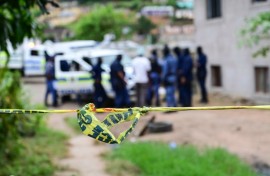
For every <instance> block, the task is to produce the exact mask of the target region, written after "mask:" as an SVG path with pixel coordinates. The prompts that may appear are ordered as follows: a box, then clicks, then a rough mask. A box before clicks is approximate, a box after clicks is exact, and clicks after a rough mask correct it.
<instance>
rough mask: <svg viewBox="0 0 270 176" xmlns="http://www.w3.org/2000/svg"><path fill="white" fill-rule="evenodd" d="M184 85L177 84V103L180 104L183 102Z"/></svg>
mask: <svg viewBox="0 0 270 176" xmlns="http://www.w3.org/2000/svg"><path fill="white" fill-rule="evenodd" d="M184 93H185V92H184V86H183V85H181V84H179V85H178V103H179V104H180V105H183V104H184V99H183V95H184Z"/></svg>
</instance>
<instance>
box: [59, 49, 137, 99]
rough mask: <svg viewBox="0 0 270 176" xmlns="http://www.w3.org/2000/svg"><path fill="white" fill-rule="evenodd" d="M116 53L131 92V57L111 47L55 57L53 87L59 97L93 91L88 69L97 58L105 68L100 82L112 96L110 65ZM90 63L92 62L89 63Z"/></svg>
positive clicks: (132, 82) (132, 83) (90, 68)
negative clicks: (120, 59) (100, 59)
mask: <svg viewBox="0 0 270 176" xmlns="http://www.w3.org/2000/svg"><path fill="white" fill-rule="evenodd" d="M117 55H122V56H123V59H122V64H123V65H124V68H125V72H126V79H127V83H128V85H127V88H128V89H129V92H130V94H133V92H134V91H133V88H134V85H135V83H134V81H133V78H132V77H133V76H132V69H131V67H130V63H131V59H130V58H129V57H128V56H127V55H125V54H124V53H123V52H122V51H121V50H112V49H92V50H89V51H84V52H82V51H81V52H77V53H69V54H65V55H59V56H56V58H55V77H56V83H55V87H56V90H57V92H58V95H59V96H60V97H61V96H63V95H67V94H88V93H89V94H91V93H93V91H94V87H93V83H94V81H93V79H92V75H91V73H90V71H91V70H92V64H93V65H95V64H96V62H97V58H98V57H101V58H102V59H103V64H102V68H103V69H104V70H105V72H103V74H102V84H103V86H104V89H105V91H106V93H107V95H108V96H109V97H111V98H112V97H114V92H113V90H112V87H111V83H110V65H111V63H112V62H113V61H114V60H115V58H116V56H117ZM91 63H92V64H91Z"/></svg>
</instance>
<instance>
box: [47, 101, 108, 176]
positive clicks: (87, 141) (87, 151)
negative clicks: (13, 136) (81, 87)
mask: <svg viewBox="0 0 270 176" xmlns="http://www.w3.org/2000/svg"><path fill="white" fill-rule="evenodd" d="M69 108H76V107H74V105H69V106H67V105H65V106H62V107H61V109H69ZM73 115H74V118H76V114H73ZM70 116H71V115H69V114H68V115H67V114H60V115H59V114H52V115H50V117H49V120H48V124H49V126H50V127H51V128H55V129H57V130H60V131H63V132H64V133H66V134H68V135H69V136H71V138H70V139H69V141H68V144H67V145H68V146H69V147H68V155H67V157H65V158H63V159H61V160H59V161H58V163H57V164H58V165H59V166H60V167H61V168H64V169H63V171H59V172H57V173H56V174H55V175H56V176H71V175H78V176H89V175H93V176H108V174H107V173H105V163H104V161H103V160H102V159H101V156H100V155H101V154H102V153H104V152H105V151H107V150H108V147H107V146H105V145H97V144H96V143H95V141H94V140H92V139H91V138H89V137H87V136H84V135H77V134H75V133H74V132H73V130H72V129H71V128H70V127H69V126H67V124H66V122H65V120H64V119H65V117H70Z"/></svg>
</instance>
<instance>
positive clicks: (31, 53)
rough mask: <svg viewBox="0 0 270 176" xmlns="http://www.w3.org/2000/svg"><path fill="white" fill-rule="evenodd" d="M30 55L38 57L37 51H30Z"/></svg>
mask: <svg viewBox="0 0 270 176" xmlns="http://www.w3.org/2000/svg"><path fill="white" fill-rule="evenodd" d="M30 55H31V56H38V50H31V51H30Z"/></svg>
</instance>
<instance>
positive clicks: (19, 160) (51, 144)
mask: <svg viewBox="0 0 270 176" xmlns="http://www.w3.org/2000/svg"><path fill="white" fill-rule="evenodd" d="M66 140H67V136H66V135H64V134H63V133H60V132H57V131H54V130H52V129H48V128H47V127H45V124H43V125H41V126H40V127H39V128H38V129H37V132H36V135H35V137H34V138H32V137H27V138H22V139H20V151H21V152H18V153H16V155H15V156H14V158H13V159H9V160H5V159H4V158H5V157H3V156H2V155H1V154H2V153H0V156H1V160H0V165H1V166H2V167H1V168H0V175H28V176H36V175H53V173H54V172H55V171H56V170H57V169H58V168H57V167H56V166H54V165H53V159H54V158H56V157H64V156H65V155H66V153H67V146H66Z"/></svg>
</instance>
